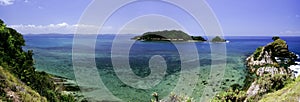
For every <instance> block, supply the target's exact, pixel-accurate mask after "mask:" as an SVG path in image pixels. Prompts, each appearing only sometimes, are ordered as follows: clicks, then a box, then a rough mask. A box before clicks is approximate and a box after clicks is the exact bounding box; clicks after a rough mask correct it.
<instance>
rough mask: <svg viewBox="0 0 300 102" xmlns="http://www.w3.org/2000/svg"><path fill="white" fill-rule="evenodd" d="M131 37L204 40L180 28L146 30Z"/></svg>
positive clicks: (135, 38)
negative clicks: (139, 34)
mask: <svg viewBox="0 0 300 102" xmlns="http://www.w3.org/2000/svg"><path fill="white" fill-rule="evenodd" d="M132 39H134V40H141V41H201V42H203V41H206V40H205V39H204V38H203V37H202V36H190V35H188V34H187V33H185V32H183V31H181V30H164V31H154V32H146V33H144V34H143V35H141V36H135V37H133V38H132Z"/></svg>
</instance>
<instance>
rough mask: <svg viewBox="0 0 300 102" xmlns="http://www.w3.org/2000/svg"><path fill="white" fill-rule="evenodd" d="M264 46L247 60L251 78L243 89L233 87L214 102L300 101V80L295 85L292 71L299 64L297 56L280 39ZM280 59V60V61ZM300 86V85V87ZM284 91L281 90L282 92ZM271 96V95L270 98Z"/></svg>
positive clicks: (246, 81) (220, 94)
mask: <svg viewBox="0 0 300 102" xmlns="http://www.w3.org/2000/svg"><path fill="white" fill-rule="evenodd" d="M272 39H273V40H274V41H273V42H272V43H269V44H267V45H266V46H263V47H258V48H257V49H256V51H254V53H253V54H252V55H251V56H249V57H248V58H247V59H246V65H247V68H248V75H247V78H246V80H245V85H244V86H243V87H241V86H239V87H236V86H233V87H231V88H230V89H228V90H227V91H224V92H221V93H219V94H218V95H217V96H215V97H214V99H213V101H216V102H219V101H222V102H223V101H226V102H241V101H250V102H252V101H253V102H257V101H263V102H264V101H267V102H270V101H271V100H273V101H276V102H277V101H279V100H277V99H276V98H278V96H281V98H280V99H281V100H282V101H283V100H285V101H289V102H290V101H292V102H294V101H295V100H299V98H300V92H299V89H300V88H299V87H297V85H300V82H299V78H298V79H297V80H296V81H295V82H294V77H293V73H292V71H291V70H290V69H289V68H288V67H289V66H290V65H293V64H294V63H295V60H296V59H297V56H296V55H295V54H294V53H292V52H290V51H289V50H288V45H287V43H286V42H285V41H284V40H282V39H280V38H279V37H273V38H272ZM276 59H280V60H279V61H278V60H276ZM298 83H299V84H298ZM278 90H280V91H278ZM268 93H270V94H268ZM266 94H268V95H266Z"/></svg>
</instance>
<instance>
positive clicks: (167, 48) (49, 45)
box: [24, 34, 300, 101]
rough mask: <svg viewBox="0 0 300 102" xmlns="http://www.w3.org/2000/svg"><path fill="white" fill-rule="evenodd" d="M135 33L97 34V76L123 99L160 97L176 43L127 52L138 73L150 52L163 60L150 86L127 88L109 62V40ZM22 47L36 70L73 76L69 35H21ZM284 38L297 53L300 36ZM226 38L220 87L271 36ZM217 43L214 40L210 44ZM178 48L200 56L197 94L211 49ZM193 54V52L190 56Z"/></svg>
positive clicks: (170, 78)
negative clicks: (158, 77) (29, 53)
mask: <svg viewBox="0 0 300 102" xmlns="http://www.w3.org/2000/svg"><path fill="white" fill-rule="evenodd" d="M133 36H135V35H121V36H119V37H120V38H121V39H122V40H114V38H115V35H99V36H98V38H97V43H96V45H95V54H96V58H95V59H96V64H97V68H98V71H99V73H101V74H100V75H101V79H102V81H103V82H104V84H105V85H106V86H107V88H108V89H109V90H110V91H111V92H112V93H113V94H114V95H115V96H117V97H119V98H120V99H122V100H125V101H146V100H149V99H150V98H151V93H152V92H158V93H159V94H161V95H162V96H166V95H168V94H169V93H170V92H171V91H172V89H173V88H174V87H175V85H176V82H177V81H178V77H179V76H178V75H177V74H178V72H180V68H181V66H180V63H181V60H180V55H179V52H178V50H177V48H176V46H175V45H174V44H172V43H170V42H141V41H136V42H135V43H134V44H133V45H132V47H131V49H130V52H129V64H130V66H131V68H132V70H133V72H134V73H135V74H136V75H138V76H140V77H146V76H148V75H149V74H150V73H151V70H150V68H149V60H150V58H151V57H152V56H154V55H161V56H162V57H163V58H164V59H165V60H166V63H167V71H166V76H165V78H164V79H163V81H162V82H160V83H159V84H158V85H157V86H155V87H153V88H152V89H135V88H132V87H127V86H128V85H125V84H124V83H122V82H121V81H120V80H119V79H118V77H117V76H116V75H115V73H114V69H113V67H112V63H111V47H112V43H117V44H123V43H126V41H128V40H130V38H132V37H133ZM24 38H25V40H26V46H25V47H24V49H31V50H33V51H34V60H35V67H36V69H37V70H38V71H45V72H48V73H51V74H54V75H58V76H63V77H67V78H70V79H74V71H73V67H72V44H73V35H71V34H69V35H59V34H52V35H50V34H48V35H24ZM281 38H282V39H283V40H285V41H286V42H287V43H288V45H289V49H290V51H293V52H295V53H297V54H299V53H300V46H299V45H300V42H299V39H300V37H281ZM225 39H227V40H229V41H230V42H229V43H226V50H227V52H226V53H227V57H226V58H227V60H226V61H227V66H226V69H225V70H226V72H225V75H224V78H223V79H224V80H226V79H229V80H231V81H230V82H225V83H226V84H224V85H223V86H222V87H224V88H223V89H225V88H226V87H228V86H230V85H232V84H241V85H242V84H243V79H244V77H245V76H244V75H245V66H244V59H245V58H246V57H247V56H248V55H250V54H252V53H253V51H255V49H256V48H257V47H259V46H264V45H266V44H268V43H270V42H272V37H269V36H266V37H253V36H227V37H225ZM211 44H217V43H211ZM176 45H177V46H179V47H180V48H184V49H185V50H186V52H187V53H188V52H189V50H190V49H189V47H190V46H194V45H196V47H197V52H198V54H199V58H200V66H201V67H203V70H201V71H202V72H200V73H201V75H200V77H201V76H202V77H201V78H202V79H201V80H199V82H197V83H198V84H199V85H198V84H197V88H196V89H195V90H194V93H193V96H194V97H197V96H201V95H202V91H203V90H202V89H203V88H204V86H205V84H204V83H203V81H205V80H207V79H206V78H207V77H205V76H208V75H209V74H208V72H209V70H210V69H209V68H210V64H211V58H210V57H211V55H210V54H211V51H210V43H205V42H195V43H194V42H176ZM117 50H118V51H120V52H122V51H125V48H122V47H120V48H118V49H117ZM191 56H193V55H191Z"/></svg>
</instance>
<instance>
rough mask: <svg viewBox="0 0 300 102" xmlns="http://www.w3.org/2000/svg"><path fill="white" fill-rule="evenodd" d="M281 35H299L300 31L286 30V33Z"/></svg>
mask: <svg viewBox="0 0 300 102" xmlns="http://www.w3.org/2000/svg"><path fill="white" fill-rule="evenodd" d="M280 34H283V35H299V34H300V31H291V30H286V31H283V32H280Z"/></svg>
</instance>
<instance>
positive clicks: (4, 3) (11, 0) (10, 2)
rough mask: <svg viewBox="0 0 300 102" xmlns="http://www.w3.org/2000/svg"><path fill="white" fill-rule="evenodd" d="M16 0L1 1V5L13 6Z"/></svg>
mask: <svg viewBox="0 0 300 102" xmlns="http://www.w3.org/2000/svg"><path fill="white" fill-rule="evenodd" d="M14 1H15V0H0V5H3V6H6V5H12V4H14Z"/></svg>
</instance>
